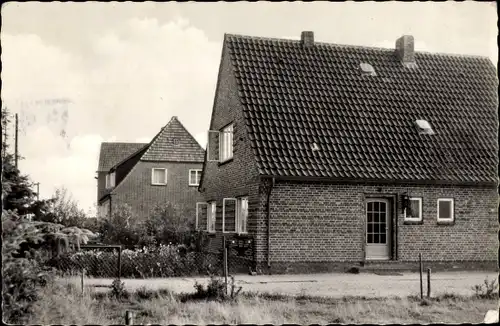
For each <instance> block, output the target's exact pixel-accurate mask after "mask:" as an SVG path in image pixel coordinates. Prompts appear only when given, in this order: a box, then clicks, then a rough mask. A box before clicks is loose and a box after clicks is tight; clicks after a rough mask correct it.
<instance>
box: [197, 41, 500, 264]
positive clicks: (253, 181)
mask: <svg viewBox="0 0 500 326" xmlns="http://www.w3.org/2000/svg"><path fill="white" fill-rule="evenodd" d="M497 86H498V80H497V77H496V69H495V67H494V66H493V64H492V63H491V62H490V60H489V59H487V58H483V57H476V56H460V55H448V54H433V53H424V52H415V51H414V41H413V37H412V36H403V37H401V38H400V39H398V40H397V41H396V47H395V49H381V48H370V47H362V46H348V45H335V44H326V43H318V42H314V35H313V33H312V32H303V33H302V37H301V40H298V41H297V40H282V39H266V38H257V37H249V36H237V35H227V34H226V35H225V38H224V45H223V51H222V58H221V64H220V70H219V77H218V83H217V90H216V94H215V100H214V107H213V111H212V117H211V122H210V131H209V135H208V136H209V143H208V147H207V154H206V159H205V162H204V169H203V175H202V180H201V184H200V191H202V193H203V195H204V197H205V200H206V205H205V204H203V203H199V204H198V215H197V221H198V228H199V229H204V230H207V231H208V232H210V233H211V234H212V237H211V241H212V244H210V246H211V247H213V248H220V245H221V242H220V241H221V236H222V235H225V236H226V238H228V239H233V238H241V237H243V238H244V237H253V238H254V239H255V248H256V251H255V261H256V264H257V265H258V266H259V267H260V268H262V269H263V270H269V269H270V271H299V270H302V271H314V270H330V269H335V268H341V266H345V265H346V264H347V263H349V264H352V263H358V262H359V263H362V264H364V263H366V262H371V261H377V262H380V261H389V262H388V263H391V262H392V263H393V264H394V262H397V263H403V264H404V263H405V262H406V263H407V262H415V261H417V260H418V257H419V253H422V255H423V259H424V261H429V262H436V263H438V262H439V263H444V265H445V266H450V265H451V264H450V263H451V262H454V263H453V265H456V264H459V265H460V262H462V263H467V264H469V265H470V263H471V262H472V263H474V264H475V263H478V262H482V263H486V264H491V265H493V264H496V259H497V250H498V237H497V232H498V220H497V214H498V195H497V181H498V178H497V166H498V165H497V164H498V139H497V130H498V116H497V105H498V100H497ZM205 207H206V209H204V208H205ZM370 264H374V265H377V264H376V263H373V262H371V263H370ZM386 264H387V263H386Z"/></svg>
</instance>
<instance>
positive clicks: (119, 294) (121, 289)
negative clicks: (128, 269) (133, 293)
mask: <svg viewBox="0 0 500 326" xmlns="http://www.w3.org/2000/svg"><path fill="white" fill-rule="evenodd" d="M110 295H111V297H113V298H116V299H128V298H129V297H130V294H129V293H128V291H127V290H126V289H125V283H123V282H122V281H121V280H120V279H118V278H117V279H115V280H114V281H113V283H112V284H111V293H110Z"/></svg>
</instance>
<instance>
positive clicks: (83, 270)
mask: <svg viewBox="0 0 500 326" xmlns="http://www.w3.org/2000/svg"><path fill="white" fill-rule="evenodd" d="M84 277H85V268H82V280H81V283H82V293H83V278H84Z"/></svg>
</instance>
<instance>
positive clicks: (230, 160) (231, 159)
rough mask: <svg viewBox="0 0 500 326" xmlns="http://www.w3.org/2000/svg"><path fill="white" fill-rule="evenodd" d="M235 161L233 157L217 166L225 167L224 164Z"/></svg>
mask: <svg viewBox="0 0 500 326" xmlns="http://www.w3.org/2000/svg"><path fill="white" fill-rule="evenodd" d="M233 159H234V158H233V157H231V158H230V159H227V160H225V161H224V162H219V163H218V164H217V165H218V166H221V165H224V164H227V163H230V162H232V161H233Z"/></svg>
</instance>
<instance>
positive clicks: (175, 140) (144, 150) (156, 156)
mask: <svg viewBox="0 0 500 326" xmlns="http://www.w3.org/2000/svg"><path fill="white" fill-rule="evenodd" d="M204 155H205V151H204V149H203V148H202V147H201V146H200V145H199V144H198V142H197V141H196V140H195V139H194V138H193V136H192V135H191V134H190V133H189V132H188V131H187V130H186V128H184V126H183V125H182V124H181V123H180V121H179V120H178V119H177V117H173V118H172V119H171V120H170V122H169V123H168V124H167V125H166V126H165V127H163V128H162V129H161V131H160V132H159V133H158V134H157V135H156V136H155V137H154V138H153V140H152V141H151V142H150V143H149V144H134V143H103V144H102V145H101V154H100V157H99V172H98V173H99V174H98V212H99V215H100V216H107V215H109V214H112V213H113V209H114V208H116V207H117V206H119V205H121V204H128V205H129V206H130V207H131V209H132V212H133V214H134V216H137V217H139V218H147V217H149V216H151V213H152V210H153V209H154V208H155V206H157V205H163V204H167V203H171V204H173V205H174V206H176V207H177V208H178V209H179V212H180V213H182V214H183V216H186V217H188V218H190V219H191V221H192V222H193V223H194V222H195V205H196V202H198V201H200V200H202V196H201V194H200V193H199V192H198V185H199V180H200V177H201V169H202V166H203V159H204Z"/></svg>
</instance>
